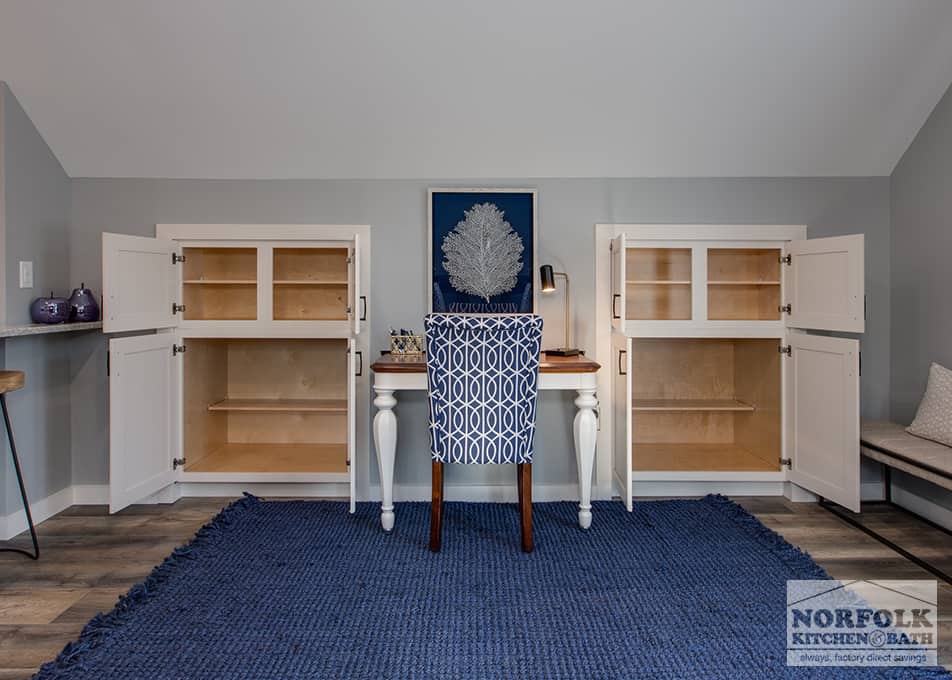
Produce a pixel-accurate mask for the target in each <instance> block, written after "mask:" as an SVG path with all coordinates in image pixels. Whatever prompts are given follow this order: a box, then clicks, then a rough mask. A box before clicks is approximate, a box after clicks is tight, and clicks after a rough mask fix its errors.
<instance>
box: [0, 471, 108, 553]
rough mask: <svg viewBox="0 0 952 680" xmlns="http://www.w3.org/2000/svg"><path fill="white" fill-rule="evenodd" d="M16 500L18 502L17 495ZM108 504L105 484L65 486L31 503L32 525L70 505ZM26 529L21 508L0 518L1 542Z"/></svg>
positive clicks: (24, 515) (24, 514) (24, 516)
mask: <svg viewBox="0 0 952 680" xmlns="http://www.w3.org/2000/svg"><path fill="white" fill-rule="evenodd" d="M16 499H17V500H19V494H18V495H17V496H16ZM108 502H109V486H108V485H107V484H79V485H74V486H67V487H66V488H65V489H60V490H59V491H57V492H56V493H54V494H51V495H49V496H47V497H46V498H41V499H40V500H38V501H31V502H30V512H31V513H32V514H33V523H34V524H39V523H40V522H44V521H46V520H48V519H49V518H50V517H53V516H54V515H57V514H59V513H61V512H63V510H66V509H67V508H69V507H70V506H72V505H105V504H106V503H108ZM28 528H29V527H28V525H27V522H26V513H25V512H24V511H23V509H22V508H21V509H19V510H17V511H16V512H12V513H10V514H9V515H7V516H6V517H0V538H2V540H5V541H6V540H9V539H11V538H13V537H14V536H16V535H18V534H21V533H23V532H24V531H26V530H27V529H28Z"/></svg>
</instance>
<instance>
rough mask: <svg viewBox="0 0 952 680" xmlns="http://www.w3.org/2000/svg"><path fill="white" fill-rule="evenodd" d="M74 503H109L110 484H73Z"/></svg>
mask: <svg viewBox="0 0 952 680" xmlns="http://www.w3.org/2000/svg"><path fill="white" fill-rule="evenodd" d="M72 488H73V505H109V485H108V484H73V487H72Z"/></svg>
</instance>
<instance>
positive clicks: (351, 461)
mask: <svg viewBox="0 0 952 680" xmlns="http://www.w3.org/2000/svg"><path fill="white" fill-rule="evenodd" d="M363 363H364V360H363V355H361V354H360V352H358V351H357V346H356V343H355V342H354V339H353V338H351V339H350V340H348V341H347V473H348V474H349V475H350V511H351V513H354V512H356V511H357V464H356V460H355V455H356V453H357V445H356V436H357V375H358V371H359V372H360V373H363V369H364V366H363Z"/></svg>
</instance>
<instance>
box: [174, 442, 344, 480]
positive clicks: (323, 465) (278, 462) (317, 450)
mask: <svg viewBox="0 0 952 680" xmlns="http://www.w3.org/2000/svg"><path fill="white" fill-rule="evenodd" d="M186 469H187V471H188V472H261V473H271V472H312V473H315V472H325V473H335V472H336V473H342V474H346V473H347V444H344V443H341V444H272V443H267V444H257V443H254V444H225V445H224V446H221V447H219V448H217V449H215V450H214V451H212V452H211V453H208V454H207V455H205V456H202V457H201V458H200V459H199V460H197V461H196V462H194V463H191V462H189V464H188V467H187V468H186Z"/></svg>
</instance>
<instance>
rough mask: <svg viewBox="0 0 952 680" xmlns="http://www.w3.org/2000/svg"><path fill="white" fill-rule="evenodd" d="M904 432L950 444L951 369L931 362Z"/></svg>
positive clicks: (951, 414) (951, 432) (951, 436)
mask: <svg viewBox="0 0 952 680" xmlns="http://www.w3.org/2000/svg"><path fill="white" fill-rule="evenodd" d="M906 432H908V433H909V434H914V435H916V436H917V437H922V438H923V439H931V440H932V441H934V442H939V443H940V444H945V445H946V446H952V371H950V370H949V369H947V368H945V367H944V366H940V365H939V364H936V363H933V364H932V366H930V367H929V383H928V384H927V385H926V393H925V395H923V397H922V401H921V402H919V410H918V411H916V418H915V420H913V421H912V424H911V425H910V426H909V427H907V428H906Z"/></svg>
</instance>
